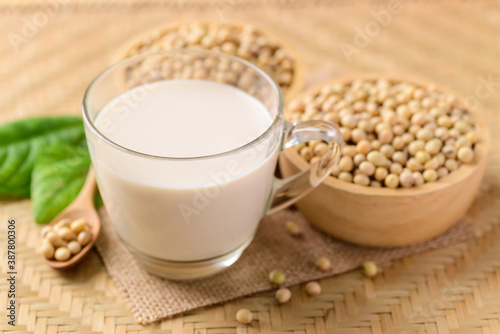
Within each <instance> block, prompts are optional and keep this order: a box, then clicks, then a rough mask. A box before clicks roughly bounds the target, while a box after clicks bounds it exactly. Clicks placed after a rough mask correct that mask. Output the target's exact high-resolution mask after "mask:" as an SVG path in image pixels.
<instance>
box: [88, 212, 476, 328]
mask: <svg viewBox="0 0 500 334" xmlns="http://www.w3.org/2000/svg"><path fill="white" fill-rule="evenodd" d="M101 217H102V219H103V228H102V232H101V235H100V237H99V239H98V241H97V249H98V251H99V253H100V254H101V256H102V259H103V261H104V264H105V266H106V268H107V270H108V272H109V274H110V275H111V277H112V278H113V280H114V281H115V283H116V285H117V287H118V289H119V290H120V291H121V293H122V294H123V296H124V298H125V299H126V300H127V303H128V305H129V307H130V309H131V311H132V313H133V314H134V316H135V317H136V319H137V320H138V321H139V322H141V323H150V322H153V321H156V320H159V319H161V318H164V317H170V316H173V315H176V314H179V313H182V312H186V311H189V310H193V309H196V308H199V307H202V306H208V305H213V304H217V303H222V302H226V301H228V300H231V299H235V298H238V297H242V296H247V295H250V294H252V293H255V292H260V291H265V290H270V289H275V287H273V286H272V285H271V284H270V283H269V280H268V275H269V272H270V271H271V270H274V269H279V270H281V271H283V273H285V275H286V281H285V284H284V286H291V285H295V284H299V283H303V282H308V281H311V280H316V279H320V278H324V277H328V276H332V275H335V274H339V273H343V272H346V271H348V270H352V269H353V268H356V267H358V266H359V265H360V264H361V263H362V262H363V261H367V260H370V261H374V262H376V263H382V262H386V261H390V260H393V259H397V258H401V257H404V256H408V255H411V254H416V253H420V252H423V251H425V250H429V249H433V248H438V247H443V246H447V245H450V244H453V243H456V242H459V241H463V240H466V239H469V238H471V237H472V236H473V235H474V229H473V228H472V226H471V225H470V224H469V222H468V220H467V219H462V220H461V221H459V222H458V223H457V224H455V225H454V226H453V227H452V228H450V229H449V230H448V231H447V232H445V233H444V234H442V235H440V236H438V237H437V238H435V239H433V240H430V241H427V242H424V243H421V244H417V245H413V246H410V247H399V248H391V249H380V248H368V247H361V246H355V245H352V244H348V243H345V242H342V241H339V240H336V239H334V238H332V237H330V236H328V235H326V234H324V233H322V232H321V231H319V230H317V229H316V228H314V227H313V226H312V225H310V224H309V223H308V222H307V220H306V219H305V218H304V216H303V215H302V214H301V213H300V212H298V211H296V210H285V211H281V212H278V213H276V214H274V215H272V216H269V217H265V218H264V219H263V220H262V221H261V222H260V225H259V228H258V230H257V234H256V236H255V239H254V241H253V242H252V243H251V244H250V246H249V247H248V248H247V249H246V251H245V252H244V253H243V255H242V256H241V258H240V259H239V260H238V261H237V262H236V263H235V264H234V265H232V266H231V267H229V268H228V269H226V270H225V271H223V272H221V273H219V274H217V275H215V276H212V277H209V278H205V279H198V280H194V281H183V282H182V281H171V280H166V279H162V278H159V277H156V276H154V275H151V274H149V273H148V272H146V270H144V269H143V268H142V267H141V265H140V264H138V263H137V261H136V260H135V259H134V257H133V256H132V254H131V253H130V252H129V251H128V250H127V248H126V247H125V246H124V244H123V243H122V242H121V241H120V239H119V238H118V236H117V234H116V232H115V230H114V228H113V225H112V223H111V221H110V220H109V218H108V216H107V214H106V211H105V210H101ZM436 219H439V217H436ZM288 220H293V221H295V222H297V223H299V224H300V226H301V228H302V232H303V233H302V235H301V236H298V237H294V236H292V235H290V234H289V233H287V231H286V229H285V223H286V222H287V221H288ZM320 256H326V257H327V258H329V259H330V260H331V261H332V267H331V268H330V270H328V271H326V272H323V271H320V270H318V269H317V268H316V266H315V260H316V259H317V258H318V257H320Z"/></svg>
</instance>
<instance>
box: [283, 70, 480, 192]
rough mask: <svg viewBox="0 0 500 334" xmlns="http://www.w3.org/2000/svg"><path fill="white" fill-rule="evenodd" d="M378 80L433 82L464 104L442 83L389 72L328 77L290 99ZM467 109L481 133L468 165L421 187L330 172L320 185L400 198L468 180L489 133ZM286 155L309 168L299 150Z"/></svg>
mask: <svg viewBox="0 0 500 334" xmlns="http://www.w3.org/2000/svg"><path fill="white" fill-rule="evenodd" d="M360 79H361V80H378V79H387V80H389V81H391V82H402V81H405V82H409V83H412V84H415V85H417V86H420V87H427V86H429V85H435V86H436V89H437V90H438V91H440V92H443V93H447V94H452V95H453V96H454V97H455V98H456V99H458V101H459V102H460V103H461V104H463V105H465V104H464V103H463V99H462V98H461V96H460V95H459V94H457V93H456V92H454V91H453V90H451V89H449V88H446V87H443V86H441V85H438V84H435V83H433V82H429V81H426V80H421V79H413V78H410V79H408V78H404V77H401V76H398V77H396V76H389V75H377V74H362V75H357V76H356V75H350V76H345V77H340V78H337V79H331V80H326V81H323V82H321V83H319V84H317V85H314V86H312V87H310V88H308V89H306V90H304V91H302V92H300V93H299V94H297V95H295V96H293V97H292V98H291V99H290V102H291V101H295V100H300V99H302V98H304V97H305V96H307V95H310V94H313V93H317V92H319V91H320V90H321V88H323V87H324V86H326V85H331V84H335V83H352V82H353V81H354V80H360ZM467 111H468V112H469V113H470V114H471V115H472V116H473V117H474V121H475V122H476V128H477V132H478V135H479V136H480V140H479V142H478V143H476V145H475V148H474V160H473V162H472V163H469V164H462V165H460V167H459V168H458V169H457V170H455V171H453V172H451V173H450V174H449V175H447V176H445V177H443V178H441V179H439V180H437V181H434V182H429V183H425V184H423V185H421V186H418V187H411V188H397V189H390V188H375V187H364V186H360V185H357V184H354V183H351V182H345V181H341V180H339V179H337V178H335V177H333V176H331V175H329V176H328V177H327V178H326V179H325V180H324V181H323V184H324V185H327V186H329V187H332V188H336V189H338V190H342V191H345V192H349V193H353V194H358V195H367V196H379V197H401V196H419V195H424V194H426V193H430V192H434V191H437V190H443V189H446V188H448V187H450V186H452V185H453V184H455V183H457V182H460V181H462V180H464V179H467V178H468V177H470V175H472V173H474V172H475V171H476V170H477V169H478V168H479V167H480V166H481V165H482V163H483V162H484V161H485V160H486V159H487V156H488V151H489V145H490V133H489V130H488V126H487V125H486V123H485V122H484V120H483V119H482V117H481V116H480V114H479V112H478V111H477V110H469V109H467ZM286 115H287V110H286V107H285V118H286ZM283 153H284V155H285V158H286V159H288V161H289V162H290V163H292V164H293V165H294V166H295V167H296V168H298V169H299V170H300V171H303V170H305V169H307V168H309V163H307V162H306V161H304V159H302V158H301V157H300V156H299V154H298V152H297V151H295V150H292V149H290V150H286V151H284V152H283Z"/></svg>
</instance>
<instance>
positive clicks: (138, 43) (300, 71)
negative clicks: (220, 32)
mask: <svg viewBox="0 0 500 334" xmlns="http://www.w3.org/2000/svg"><path fill="white" fill-rule="evenodd" d="M190 24H200V25H202V26H203V27H209V26H210V27H217V28H220V27H224V28H228V29H230V30H231V31H236V32H238V31H242V30H243V28H244V27H245V24H242V23H230V22H218V21H214V22H207V21H188V22H177V23H174V24H172V23H170V24H167V25H162V26H158V27H155V28H153V29H150V30H148V31H146V32H142V33H139V34H137V35H136V36H133V37H131V38H130V39H128V40H127V41H126V42H125V43H123V44H122V45H121V46H120V47H119V48H118V49H117V51H116V52H115V53H114V54H113V57H112V59H111V62H112V64H115V63H117V62H119V61H121V60H124V59H126V58H129V57H131V56H135V55H137V54H140V53H144V52H148V51H160V50H168V49H169V48H168V47H165V46H162V45H161V43H160V40H161V38H162V37H163V36H165V35H167V34H168V33H171V32H175V31H178V30H179V29H182V28H185V27H186V26H187V25H190ZM252 26H254V25H253V24H252ZM254 28H255V33H256V35H257V36H263V37H266V38H268V39H269V40H272V41H274V42H275V43H276V44H277V45H279V47H281V48H283V49H284V50H286V51H287V53H288V54H289V55H290V56H291V58H292V59H293V63H292V70H291V71H292V73H293V74H292V79H291V82H290V84H287V85H285V84H280V88H281V90H282V92H283V95H284V97H285V99H287V98H288V97H289V96H293V95H295V94H296V93H297V92H298V91H299V90H301V89H302V87H303V86H304V83H305V74H304V72H305V66H304V62H303V60H302V57H301V56H300V54H299V53H298V52H297V51H296V50H295V48H294V47H293V46H292V45H290V44H289V42H288V41H286V40H285V39H283V38H281V37H279V36H277V35H275V34H273V33H272V32H270V31H268V30H266V29H263V28H261V27H256V26H255V27H254ZM221 45H222V44H221V43H218V44H216V45H215V46H218V47H220V46H221ZM189 46H190V45H189V44H188V45H187V46H185V47H189ZM197 47H201V46H197ZM245 60H247V61H249V62H251V63H253V64H255V65H257V66H258V64H257V63H256V62H255V61H252V60H251V59H245ZM264 70H265V69H264ZM265 71H266V70H265ZM266 72H267V73H268V74H269V75H270V76H271V77H272V78H273V79H274V80H276V81H277V82H278V80H277V75H276V73H274V72H273V71H266Z"/></svg>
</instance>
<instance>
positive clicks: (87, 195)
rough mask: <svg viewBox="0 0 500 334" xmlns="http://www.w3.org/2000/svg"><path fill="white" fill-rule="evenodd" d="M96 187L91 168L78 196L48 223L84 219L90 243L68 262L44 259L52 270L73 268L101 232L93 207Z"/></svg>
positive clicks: (52, 224)
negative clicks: (88, 231)
mask: <svg viewBox="0 0 500 334" xmlns="http://www.w3.org/2000/svg"><path fill="white" fill-rule="evenodd" d="M96 186H97V184H96V180H95V175H94V170H93V169H92V166H91V167H90V170H89V173H88V174H87V179H86V180H85V183H84V185H83V188H82V190H80V193H79V194H78V196H77V197H76V198H75V200H74V201H73V202H72V203H71V204H70V205H68V207H66V209H64V210H63V211H62V212H61V213H60V214H59V215H58V216H57V217H56V218H54V220H53V221H52V222H51V223H50V225H51V226H54V225H55V224H56V223H57V222H59V221H60V220H61V219H64V218H67V219H70V220H71V221H73V220H76V219H79V218H84V219H85V220H87V222H88V224H89V227H90V241H89V242H88V243H87V244H86V245H85V247H83V248H82V249H81V250H80V252H78V253H77V254H75V255H73V256H72V257H70V258H69V260H67V261H56V260H48V259H45V260H46V261H47V263H48V264H49V266H51V267H52V268H56V269H67V268H70V267H72V266H74V265H75V264H77V263H78V262H80V261H81V260H82V259H83V258H84V257H85V255H87V253H88V252H89V250H90V249H91V248H92V246H93V245H94V244H95V241H96V240H97V237H98V236H99V232H100V230H101V220H100V219H99V215H98V214H97V211H96V210H95V207H94V192H95V189H96Z"/></svg>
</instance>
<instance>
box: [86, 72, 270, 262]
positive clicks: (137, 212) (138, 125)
mask: <svg viewBox="0 0 500 334" xmlns="http://www.w3.org/2000/svg"><path fill="white" fill-rule="evenodd" d="M271 123H272V118H271V116H270V114H269V112H268V111H267V110H266V108H265V107H264V105H262V104H261V103H260V102H259V101H258V100H257V99H255V98H254V97H252V96H250V95H248V94H247V93H245V92H243V91H240V90H238V89H237V88H235V87H232V86H228V85H224V84H220V83H214V82H209V81H201V80H171V81H161V82H158V83H154V84H148V85H145V86H142V87H139V88H136V89H134V90H132V91H129V92H127V93H125V94H123V95H121V96H119V97H118V98H116V99H115V100H113V101H112V102H110V103H109V104H108V105H107V106H106V107H105V108H104V109H103V110H102V111H101V113H100V115H99V116H98V118H97V120H96V126H97V128H98V129H99V130H100V131H101V132H102V133H103V134H104V135H105V136H106V137H107V138H108V139H110V140H111V141H112V142H114V143H116V144H118V145H120V146H122V147H125V148H128V149H129V150H133V151H136V152H140V153H143V154H147V155H154V156H157V157H156V158H155V157H151V156H145V155H141V154H131V153H130V152H126V151H124V150H120V149H117V148H116V147H113V146H111V145H109V144H108V143H104V142H101V143H99V144H96V145H92V146H91V147H90V149H91V150H94V151H96V152H98V154H94V155H93V156H94V157H98V158H97V159H93V164H94V168H95V170H96V174H97V178H98V181H99V188H100V190H101V193H102V196H103V199H104V203H105V205H106V208H107V210H108V212H109V215H110V218H111V220H112V221H113V224H114V226H115V228H116V231H117V232H118V234H119V235H120V237H121V238H122V239H123V241H124V242H125V243H127V244H128V245H129V246H131V247H132V248H134V249H135V250H136V251H139V252H141V253H143V254H145V255H148V256H151V257H154V258H158V259H162V260H169V261H199V260H206V259H210V258H213V257H217V256H221V255H224V254H226V253H228V252H231V251H232V250H234V249H236V248H238V247H239V246H241V245H242V244H244V243H245V242H247V241H248V240H250V239H251V238H252V237H253V234H254V233H255V230H256V228H257V224H258V221H259V220H260V218H261V217H262V214H263V210H264V208H265V206H266V202H267V200H268V197H269V193H270V188H271V180H272V175H273V172H274V168H275V166H276V159H277V151H278V143H279V138H276V136H275V137H264V138H261V140H260V142H259V143H258V145H252V146H251V147H247V148H246V149H241V150H237V151H236V152H233V153H231V154H224V155H220V156H216V157H209V156H211V155H216V154H220V153H224V152H228V151H231V150H233V149H236V148H238V147H241V146H243V145H244V144H246V143H249V142H250V141H252V140H254V139H256V138H258V137H259V136H260V135H262V134H263V133H264V132H265V131H266V129H267V128H269V126H270V125H271ZM207 156H208V157H207ZM160 157H170V158H186V159H165V158H160ZM192 157H205V158H192ZM188 158H189V159H188ZM190 158H192V159H190Z"/></svg>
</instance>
